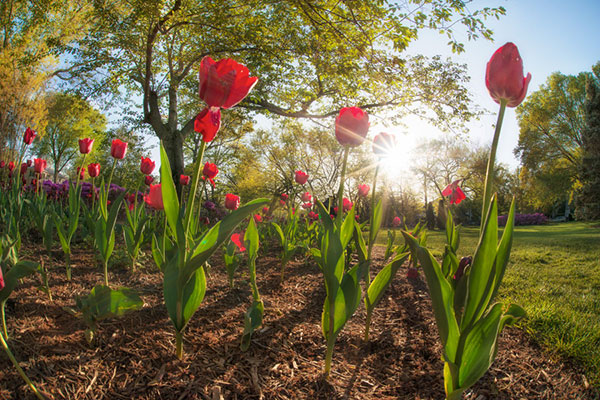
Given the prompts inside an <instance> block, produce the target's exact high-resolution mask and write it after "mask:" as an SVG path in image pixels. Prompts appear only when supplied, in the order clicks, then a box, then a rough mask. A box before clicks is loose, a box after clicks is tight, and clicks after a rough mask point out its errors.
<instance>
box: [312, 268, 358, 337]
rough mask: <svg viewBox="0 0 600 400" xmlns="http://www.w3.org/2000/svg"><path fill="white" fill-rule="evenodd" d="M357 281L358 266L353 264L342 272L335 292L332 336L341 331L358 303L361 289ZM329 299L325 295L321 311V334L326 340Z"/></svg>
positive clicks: (327, 334) (327, 335)
mask: <svg viewBox="0 0 600 400" xmlns="http://www.w3.org/2000/svg"><path fill="white" fill-rule="evenodd" d="M359 282H360V277H359V276H358V266H355V267H354V268H352V269H351V270H350V271H348V272H347V273H346V274H344V276H343V278H342V281H341V283H340V285H339V290H337V291H336V293H335V296H336V297H335V305H334V310H335V314H334V325H333V335H334V337H336V336H337V335H338V334H339V333H340V332H341V330H342V328H343V327H344V325H345V324H346V322H348V320H349V319H350V317H351V316H352V315H353V314H354V311H356V309H357V308H358V305H359V304H360V297H361V296H360V295H361V290H360V284H359ZM329 301H330V297H329V296H327V298H326V299H325V303H324V305H323V313H322V317H321V327H322V330H323V336H324V337H325V339H326V340H327V339H328V337H329V319H330V318H329Z"/></svg>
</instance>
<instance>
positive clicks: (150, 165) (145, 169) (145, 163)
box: [121, 157, 156, 175]
mask: <svg viewBox="0 0 600 400" xmlns="http://www.w3.org/2000/svg"><path fill="white" fill-rule="evenodd" d="M121 158H122V157H121ZM154 167H156V163H155V162H154V161H152V160H151V159H150V158H144V157H142V163H141V164H140V171H142V174H146V175H150V174H151V173H152V171H154Z"/></svg>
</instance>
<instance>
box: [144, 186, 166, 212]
mask: <svg viewBox="0 0 600 400" xmlns="http://www.w3.org/2000/svg"><path fill="white" fill-rule="evenodd" d="M144 201H145V202H146V204H148V205H149V206H150V207H152V208H154V209H155V210H163V209H164V208H165V206H164V204H163V197H162V187H161V184H160V183H159V184H158V185H150V192H149V193H148V194H147V195H145V196H144Z"/></svg>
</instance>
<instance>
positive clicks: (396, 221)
mask: <svg viewBox="0 0 600 400" xmlns="http://www.w3.org/2000/svg"><path fill="white" fill-rule="evenodd" d="M401 223H402V220H401V219H400V217H394V219H393V220H392V226H393V227H395V228H396V227H399V226H400V224H401Z"/></svg>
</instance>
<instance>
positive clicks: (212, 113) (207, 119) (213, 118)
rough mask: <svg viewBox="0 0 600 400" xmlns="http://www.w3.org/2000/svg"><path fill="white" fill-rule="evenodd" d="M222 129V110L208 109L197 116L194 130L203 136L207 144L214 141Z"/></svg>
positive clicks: (216, 108)
mask: <svg viewBox="0 0 600 400" xmlns="http://www.w3.org/2000/svg"><path fill="white" fill-rule="evenodd" d="M220 128H221V109H220V108H218V107H210V108H209V107H206V108H205V109H204V110H202V111H201V112H200V114H198V115H196V119H195V120H194V130H195V131H196V132H198V133H200V134H201V135H202V140H203V141H205V142H206V143H208V142H212V140H213V139H214V138H215V136H216V135H217V132H219V129H220Z"/></svg>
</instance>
